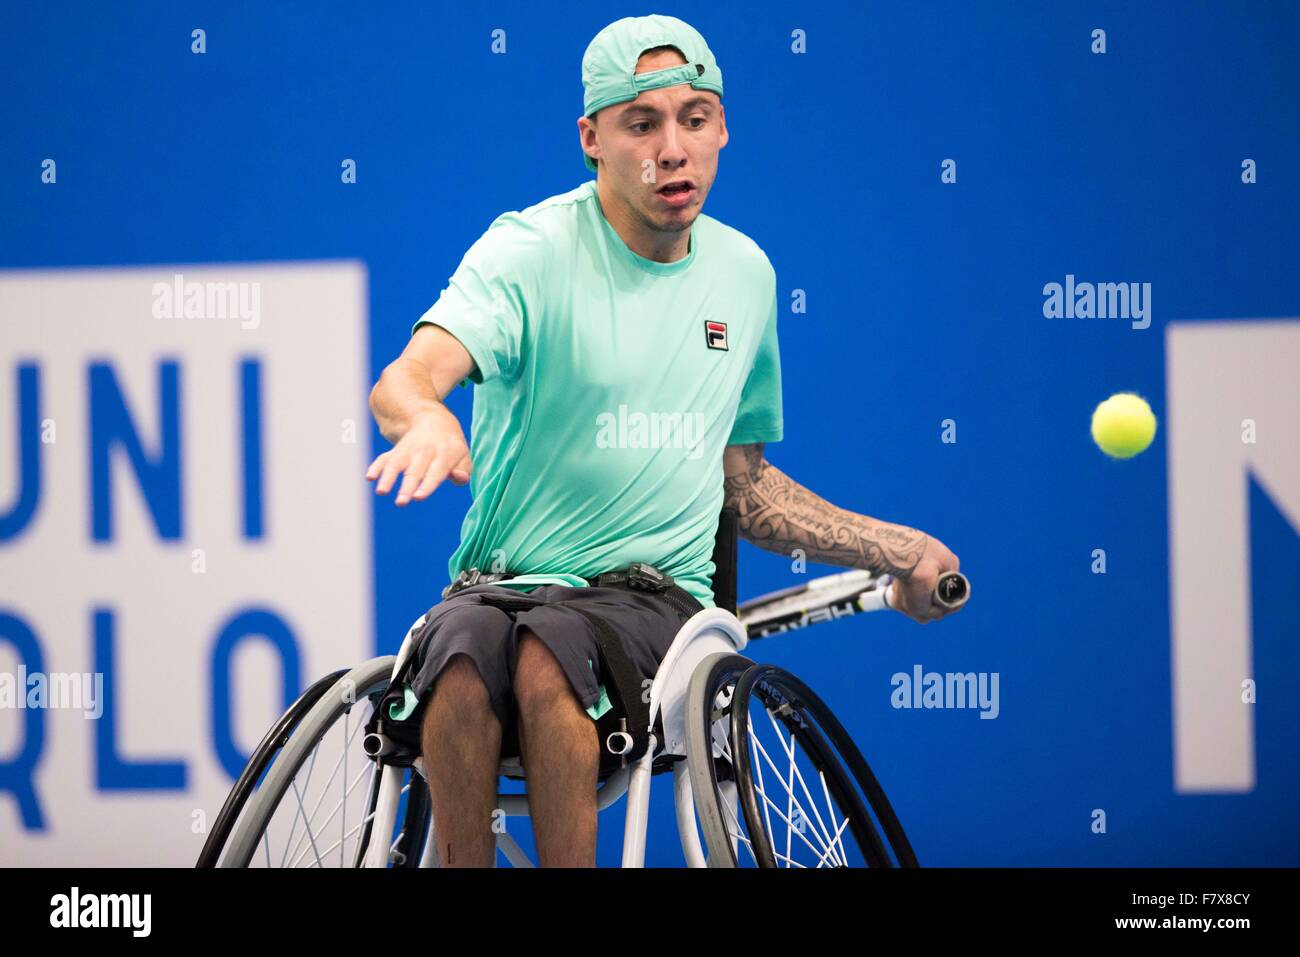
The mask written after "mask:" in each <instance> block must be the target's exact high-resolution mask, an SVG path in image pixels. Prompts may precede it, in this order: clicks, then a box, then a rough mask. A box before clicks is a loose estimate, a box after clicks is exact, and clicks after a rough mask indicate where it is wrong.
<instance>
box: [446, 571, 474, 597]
mask: <svg viewBox="0 0 1300 957" xmlns="http://www.w3.org/2000/svg"><path fill="white" fill-rule="evenodd" d="M481 575H482V572H480V571H479V570H478V569H477V568H463V569H461V572H460V574H459V575H457V576H456V580H455V581H454V582H452V583H451V584H450V585H448V586H447V587H446V588H444V589H443V590H442V597H443V598H444V599H447V598H450V597H451V596H452V595H454V594H456V593H457V592H458V591H460V590H461V589H463V588H473V587H474V586H475V585H477V584H478V580H479V577H480V576H481Z"/></svg>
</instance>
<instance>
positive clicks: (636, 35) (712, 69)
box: [582, 14, 722, 171]
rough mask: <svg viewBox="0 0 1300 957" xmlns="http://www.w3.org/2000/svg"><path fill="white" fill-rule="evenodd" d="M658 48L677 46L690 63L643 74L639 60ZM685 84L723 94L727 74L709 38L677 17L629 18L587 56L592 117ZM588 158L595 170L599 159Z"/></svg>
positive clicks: (587, 110) (586, 100) (586, 108)
mask: <svg viewBox="0 0 1300 957" xmlns="http://www.w3.org/2000/svg"><path fill="white" fill-rule="evenodd" d="M654 47H676V48H677V49H678V50H680V51H681V52H682V56H684V57H686V62H685V63H681V64H678V65H677V66H670V67H668V68H667V69H665V70H655V71H654V72H652V73H640V74H638V73H637V72H636V61H637V60H638V59H639V58H640V56H641V54H642V53H644V52H645V51H646V50H649V49H652V48H654ZM679 83H689V84H690V85H691V86H692V87H693V88H694V89H696V90H708V91H709V92H711V93H716V94H718V96H719V97H720V96H722V71H721V70H720V69H718V61H717V60H715V59H714V58H713V54H712V52H710V50H709V45H708V44H707V43H705V42H704V37H702V36H700V33H699V31H698V30H696V29H695V28H694V27H693V26H691V25H690V24H689V23H686V22H685V21H682V20H678V19H677V18H676V17H666V16H662V15H660V14H652V15H650V16H648V17H624V18H623V19H622V20H616V21H614V22H613V23H611V24H610V25H609V26H607V27H605V29H603V30H601V31H600V32H599V33H597V34H596V35H595V37H593V38H592V41H591V43H589V44H588V45H587V52H586V53H584V54H583V55H582V86H583V89H584V90H585V94H584V96H583V101H582V112H583V115H584V116H587V117H590V116H592V115H593V114H594V113H596V111H598V110H602V109H604V108H605V107H607V106H613V105H614V104H615V103H626V102H627V101H628V100H635V99H636V98H637V96H638V94H640V93H641V91H642V90H657V89H659V88H660V87H664V86H676V85H677V84H679ZM582 155H583V158H584V159H585V160H586V162H587V169H589V170H592V171H595V169H596V161H595V160H593V159H592V158H591V157H590V156H587V154H586V153H583V154H582Z"/></svg>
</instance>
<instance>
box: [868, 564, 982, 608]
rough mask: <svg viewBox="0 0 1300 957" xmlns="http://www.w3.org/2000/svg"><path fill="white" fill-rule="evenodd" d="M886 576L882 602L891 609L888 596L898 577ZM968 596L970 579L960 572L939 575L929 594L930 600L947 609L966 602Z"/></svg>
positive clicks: (891, 603)
mask: <svg viewBox="0 0 1300 957" xmlns="http://www.w3.org/2000/svg"><path fill="white" fill-rule="evenodd" d="M886 577H888V578H889V579H890V581H889V583H888V584H886V585H885V589H884V604H885V607H886V608H890V609H892V608H893V607H894V603H893V602H891V601H890V600H889V596H890V594H891V593H892V592H893V587H892V586H893V584H894V582H896V581H898V579H897V578H894V577H893V576H892V575H891V576H886ZM968 598H970V581H969V579H967V578H966V576H965V575H963V574H962V573H961V572H944V573H943V574H942V575H940V576H939V580H938V581H937V582H936V583H935V586H934V594H933V595H932V596H931V600H932V601H933V602H934V603H935V604H936V605H938V606H939V607H940V608H947V609H948V610H949V611H951V610H953V609H955V608H960V607H961V606H962V605H964V604H966V599H968Z"/></svg>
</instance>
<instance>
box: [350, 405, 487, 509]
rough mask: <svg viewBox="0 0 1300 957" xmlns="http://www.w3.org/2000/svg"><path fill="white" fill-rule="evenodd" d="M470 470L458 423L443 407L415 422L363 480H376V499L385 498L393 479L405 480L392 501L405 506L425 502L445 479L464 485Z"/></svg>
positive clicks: (373, 464) (467, 447)
mask: <svg viewBox="0 0 1300 957" xmlns="http://www.w3.org/2000/svg"><path fill="white" fill-rule="evenodd" d="M472 468H473V463H471V462H470V459H469V446H468V445H466V443H465V433H464V431H463V430H462V429H461V427H460V421H459V420H458V419H457V418H456V416H455V415H453V414H452V413H451V412H450V411H449V410H448V409H446V408H445V407H444V408H438V409H434V410H432V411H430V412H428V413H424V414H422V415H421V416H420V417H419V418H417V419H416V420H415V422H414V423H412V425H411V428H410V429H408V430H407V432H406V434H405V435H403V436H402V437H401V438H400V439H399V440H398V442H397V444H396V445H394V446H393V447H392V448H391V449H389V450H388V451H387V452H384V453H383V454H382V455H380V456H379V457H378V458H376V459H375V460H374V461H373V462H371V463H370V468H368V469H367V470H366V478H367V479H368V480H370V481H372V482H373V481H375V479H378V480H379V481H378V483H377V484H376V485H375V494H376V495H387V494H388V490H389V489H391V488H392V487H393V483H394V482H395V481H397V477H398V476H399V475H402V476H405V477H404V478H403V479H402V487H401V488H400V489H398V491H397V498H396V499H395V501H394V504H395V505H405V504H406V503H407V502H409V501H410V500H411V499H419V500H423V499H426V498H428V497H429V496H430V495H432V494H433V491H434V489H436V488H437V487H438V486H439V485H441V484H442V482H443V480H444V479H446V478H448V477H450V478H451V480H452V482H453V483H454V484H456V485H464V484H465V483H467V482H468V481H469V476H470V471H471V470H472Z"/></svg>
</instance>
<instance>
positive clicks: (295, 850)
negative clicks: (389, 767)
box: [280, 716, 364, 867]
mask: <svg viewBox="0 0 1300 957" xmlns="http://www.w3.org/2000/svg"><path fill="white" fill-rule="evenodd" d="M345 717H346V716H345ZM363 726H364V722H357V727H356V729H355V730H353V731H352V733H351V734H349V735H346V736H345V740H344V741H343V753H342V754H340V755H339V757H338V760H337V761H335V762H334V767H333V769H331V771H330V776H329V778H328V779H327V780H326V781H325V785H324V786H323V787H322V788H321V793H320V797H318V798H317V799H316V803H315V805H314V806H313V807H312V809H311V813H310V814H308V815H307V817H306V820H307V823H308V824H309V825H310V824H311V822H312V821H314V820H316V813H317V812H318V811H319V810H320V806H321V804H322V803H324V801H325V795H326V794H327V793H329V788H330V785H331V784H333V783H334V778H335V777H337V776H338V773H339V768H341V767H342V766H343V761H344V758H346V757H347V753H348V749H349V748H350V747H351V746H352V738H353V737H355V736H356V732H357V730H360V729H361V728H362V727H363ZM345 730H346V727H345ZM327 736H328V732H326V734H322V735H321V739H320V741H317V742H316V747H315V749H313V751H312V764H313V765H314V764H315V761H316V754H317V753H318V752H319V750H320V746H321V744H322V743H323V742H324V741H325V738H326V737H327ZM307 777H308V781H310V778H311V773H310V772H308V775H307ZM345 780H346V779H345ZM306 789H307V785H306V784H304V785H303V790H304V792H305V791H306ZM297 790H298V787H297V781H296V780H295V781H294V791H295V792H296V791H297ZM299 800H300V802H301V798H300V799H299ZM331 817H333V815H331ZM327 823H328V822H327ZM322 826H323V825H322ZM295 827H296V824H295ZM304 839H306V835H304V836H303V837H302V838H299V839H298V843H297V844H295V845H293V852H292V854H295V855H296V854H297V853H298V850H299V848H301V847H302V842H303V840H304ZM289 840H290V842H292V841H293V835H292V834H291V835H290V836H289ZM313 841H314V836H313ZM290 856H292V855H291V854H290V853H289V852H288V849H287V846H286V852H285V859H286V860H287V859H288V858H289V857H290ZM280 866H281V867H284V861H281V862H280Z"/></svg>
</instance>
